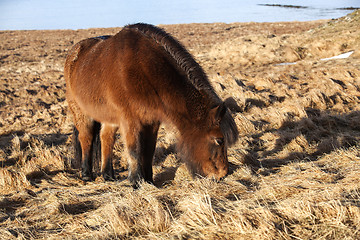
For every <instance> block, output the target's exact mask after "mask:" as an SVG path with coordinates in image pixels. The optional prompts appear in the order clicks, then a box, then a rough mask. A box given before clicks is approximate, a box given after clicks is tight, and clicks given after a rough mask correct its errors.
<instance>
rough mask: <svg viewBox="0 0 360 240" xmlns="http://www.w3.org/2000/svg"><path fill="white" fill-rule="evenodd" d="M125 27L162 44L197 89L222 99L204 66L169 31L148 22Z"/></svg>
mask: <svg viewBox="0 0 360 240" xmlns="http://www.w3.org/2000/svg"><path fill="white" fill-rule="evenodd" d="M125 28H127V29H134V30H137V31H139V32H140V33H142V34H143V35H145V36H147V37H149V38H151V39H152V40H154V41H155V42H156V43H158V44H160V45H161V46H162V47H163V48H164V49H165V51H166V52H167V53H168V54H170V56H171V57H172V58H173V59H174V60H175V61H176V63H177V64H178V66H179V67H180V69H182V70H183V71H184V72H185V73H186V75H187V77H188V80H189V81H190V82H191V83H192V84H193V85H194V87H195V88H196V89H198V90H204V91H205V92H206V93H207V94H209V95H210V96H211V98H212V100H215V102H216V103H218V102H220V101H221V100H220V98H219V97H218V96H217V95H216V93H215V91H214V89H213V87H212V86H211V84H210V82H209V80H208V77H207V75H206V74H205V72H204V70H203V69H202V67H201V66H200V65H199V64H198V63H197V62H196V61H195V59H194V57H193V56H192V55H191V54H190V53H189V52H188V51H187V50H186V49H185V47H184V46H183V45H182V44H181V43H180V42H179V41H178V40H176V39H175V38H174V37H172V36H171V35H170V34H169V33H167V32H165V31H164V30H163V29H162V28H159V27H156V26H153V25H150V24H146V23H137V24H133V25H127V26H125Z"/></svg>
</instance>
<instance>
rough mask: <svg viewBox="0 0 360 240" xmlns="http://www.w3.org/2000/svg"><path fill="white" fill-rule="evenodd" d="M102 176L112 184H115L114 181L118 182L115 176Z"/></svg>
mask: <svg viewBox="0 0 360 240" xmlns="http://www.w3.org/2000/svg"><path fill="white" fill-rule="evenodd" d="M102 176H103V178H104V180H105V181H111V182H113V181H115V180H116V179H115V176H114V175H109V174H102Z"/></svg>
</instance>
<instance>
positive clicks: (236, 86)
mask: <svg viewBox="0 0 360 240" xmlns="http://www.w3.org/2000/svg"><path fill="white" fill-rule="evenodd" d="M161 27H163V28H164V29H165V30H166V31H168V32H170V33H171V34H173V36H175V37H176V38H177V39H179V40H180V41H181V42H182V43H183V44H184V45H185V46H186V47H187V48H188V49H189V50H190V52H191V53H192V54H193V55H194V57H195V58H196V59H197V60H198V61H199V63H200V64H201V65H202V66H203V67H204V69H205V71H206V72H207V73H208V75H209V78H210V80H211V82H212V84H213V86H214V87H215V89H216V91H217V92H218V93H219V95H220V96H221V97H222V98H223V99H224V100H226V103H227V105H228V106H229V108H230V109H231V110H232V112H233V116H234V118H235V120H236V123H237V125H238V127H239V130H240V139H239V141H238V142H237V143H236V144H235V145H234V146H233V147H232V148H230V149H229V161H230V163H231V167H230V170H231V171H230V174H229V175H228V176H227V177H226V179H225V180H224V181H223V182H220V183H215V182H212V181H209V180H207V179H192V178H191V177H189V174H188V173H187V170H186V169H185V168H184V166H183V164H182V163H181V161H180V159H179V157H178V156H177V154H176V152H174V143H175V140H174V135H176V131H175V130H174V129H173V128H172V127H171V126H163V127H162V128H161V131H160V136H159V140H158V148H157V152H156V156H155V166H154V172H155V185H156V186H157V187H154V186H150V185H148V184H144V185H143V186H142V188H141V189H140V190H137V191H133V190H132V188H131V187H130V186H129V183H128V182H127V180H126V174H127V171H126V168H127V167H126V159H124V157H123V146H122V143H121V139H120V137H119V141H118V143H117V144H116V146H115V150H114V152H115V154H114V155H115V156H114V157H115V159H114V160H115V166H116V171H117V173H118V174H119V177H118V181H116V182H104V181H103V180H102V179H101V178H98V179H97V180H96V182H94V183H87V184H85V183H84V182H82V181H81V180H80V178H79V175H78V173H77V171H74V170H72V169H69V162H70V161H71V159H72V151H73V150H72V146H71V138H70V135H71V130H72V124H71V119H70V118H69V117H68V116H67V103H66V99H65V81H64V76H63V65H64V61H65V57H66V54H67V51H68V50H69V49H70V48H71V46H72V45H73V44H74V43H76V42H78V41H79V40H81V39H84V38H87V37H93V36H99V35H107V34H115V33H116V32H118V31H119V30H120V28H107V29H86V30H56V31H0V42H1V45H0V186H1V187H0V238H2V239H12V238H13V239H17V238H18V239H23V238H24V239H41V238H46V239H59V238H60V239H64V238H65V239H91V238H92V239H108V238H118V239H123V238H144V239H168V238H180V239H219V238H220V239H221V238H224V239H228V238H239V239H254V238H256V239H265V238H266V239H292V238H300V239H324V238H325V239H339V238H342V239H345V238H347V239H358V238H360V227H359V226H360V200H359V192H360V183H359V181H358V176H359V174H360V167H359V166H360V164H359V161H360V148H359V140H360V105H359V103H360V51H359V49H360V11H355V12H354V13H352V14H349V15H348V16H346V17H343V18H340V19H336V20H332V21H325V20H321V21H312V22H280V23H231V24H224V23H215V24H185V25H183V24H179V25H163V26H161ZM349 51H354V53H353V54H352V55H351V56H350V57H349V58H347V59H336V60H328V61H323V60H321V59H322V58H327V57H332V56H336V55H339V54H341V53H345V52H349ZM295 62H296V64H292V65H279V64H280V63H295Z"/></svg>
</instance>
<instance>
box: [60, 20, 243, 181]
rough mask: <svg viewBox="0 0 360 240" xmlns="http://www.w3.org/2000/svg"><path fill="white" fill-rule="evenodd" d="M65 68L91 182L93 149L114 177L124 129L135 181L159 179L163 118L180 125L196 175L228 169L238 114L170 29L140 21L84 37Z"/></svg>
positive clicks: (104, 170)
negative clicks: (117, 141)
mask: <svg viewBox="0 0 360 240" xmlns="http://www.w3.org/2000/svg"><path fill="white" fill-rule="evenodd" d="M64 72H65V78H66V88H67V91H66V96H67V101H68V105H69V109H70V112H71V113H72V115H73V121H74V125H75V128H74V131H75V136H76V141H77V146H78V148H76V149H78V150H79V151H78V152H77V153H78V154H77V156H78V157H80V158H81V167H82V171H81V176H82V179H83V180H85V181H89V180H92V179H93V176H92V160H93V158H94V156H93V155H94V154H93V152H94V150H99V149H101V154H99V155H101V165H100V171H101V174H102V175H103V177H104V178H105V179H106V180H111V179H114V170H113V166H112V161H111V155H112V149H113V145H114V141H115V134H116V132H117V130H118V129H119V130H120V134H121V135H122V137H123V141H124V144H125V146H126V148H127V153H128V164H129V180H130V182H131V183H132V184H133V185H134V186H135V187H136V186H138V185H139V183H140V182H141V181H143V180H145V181H147V182H152V181H153V176H152V175H153V173H152V161H153V157H154V151H155V145H156V139H157V133H158V129H159V126H160V123H161V122H169V123H171V124H173V125H174V126H175V127H176V128H177V129H178V131H179V135H180V139H179V150H180V151H181V152H182V153H183V157H184V159H185V162H186V163H187V166H188V168H189V169H190V171H191V172H192V173H193V174H199V175H201V176H208V177H213V178H215V179H221V178H223V177H224V176H225V175H226V174H227V172H228V160H227V148H228V146H230V145H231V144H233V143H234V142H235V141H236V140H237V137H238V130H237V127H236V124H235V122H234V119H233V118H232V116H231V114H230V112H229V110H228V109H227V108H226V106H225V104H224V102H223V101H222V100H221V99H220V98H219V97H218V96H217V94H216V93H215V91H214V89H213V87H212V86H211V84H210V83H209V80H208V78H207V76H206V74H205V73H204V71H203V69H202V68H201V67H200V65H199V64H198V63H197V62H196V61H195V60H194V58H193V57H192V55H191V54H190V53H189V52H188V51H187V50H186V49H185V48H184V47H183V46H182V45H181V44H180V43H179V42H178V41H177V40H175V39H174V38H173V37H172V36H171V35H170V34H168V33H166V32H165V31H164V30H163V29H161V28H158V27H155V26H152V25H149V24H143V23H139V24H134V25H127V26H125V27H124V28H123V29H122V30H121V31H120V32H119V33H117V34H116V35H114V36H101V37H95V38H89V39H85V40H83V41H80V42H79V43H77V44H76V45H75V46H74V47H73V48H72V49H71V50H70V52H69V54H68V56H67V58H66V62H65V70H64ZM96 139H100V140H96ZM96 142H100V144H96ZM75 154H76V152H75Z"/></svg>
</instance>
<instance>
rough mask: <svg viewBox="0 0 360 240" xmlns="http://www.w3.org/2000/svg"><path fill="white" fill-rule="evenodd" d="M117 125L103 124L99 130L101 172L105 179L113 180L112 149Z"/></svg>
mask: <svg viewBox="0 0 360 240" xmlns="http://www.w3.org/2000/svg"><path fill="white" fill-rule="evenodd" d="M117 129H118V127H117V126H114V125H111V124H103V125H102V127H101V130H100V140H101V169H100V171H101V174H102V175H103V177H104V179H105V180H114V179H115V175H114V168H113V164H112V150H113V147H114V143H115V135H116V131H117Z"/></svg>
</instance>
